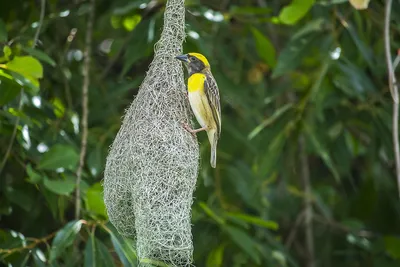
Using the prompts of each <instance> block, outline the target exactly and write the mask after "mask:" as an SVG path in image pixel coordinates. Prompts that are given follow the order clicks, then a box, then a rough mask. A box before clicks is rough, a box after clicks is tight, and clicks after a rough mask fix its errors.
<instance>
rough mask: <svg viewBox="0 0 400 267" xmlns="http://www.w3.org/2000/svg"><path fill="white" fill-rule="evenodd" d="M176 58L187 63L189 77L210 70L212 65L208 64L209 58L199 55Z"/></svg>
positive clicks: (193, 54)
mask: <svg viewBox="0 0 400 267" xmlns="http://www.w3.org/2000/svg"><path fill="white" fill-rule="evenodd" d="M175 58H176V59H179V60H180V61H182V62H184V63H185V65H186V67H187V69H188V72H189V75H192V74H193V73H199V72H204V71H205V70H208V69H210V63H208V60H207V58H206V57H205V56H203V55H202V54H199V53H188V54H184V55H180V56H177V57H175Z"/></svg>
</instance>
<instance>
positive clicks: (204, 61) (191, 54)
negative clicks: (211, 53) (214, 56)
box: [188, 53, 210, 67]
mask: <svg viewBox="0 0 400 267" xmlns="http://www.w3.org/2000/svg"><path fill="white" fill-rule="evenodd" d="M188 55H189V56H193V57H197V58H198V59H199V60H200V61H201V62H203V63H204V65H205V66H206V67H210V63H209V62H208V60H207V58H206V57H205V56H203V55H202V54H200V53H189V54H188Z"/></svg>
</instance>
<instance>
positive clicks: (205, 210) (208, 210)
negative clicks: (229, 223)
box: [199, 201, 225, 224]
mask: <svg viewBox="0 0 400 267" xmlns="http://www.w3.org/2000/svg"><path fill="white" fill-rule="evenodd" d="M199 206H200V207H201V208H202V209H203V210H204V212H205V213H206V214H207V215H208V216H210V217H211V218H213V219H214V220H215V221H216V222H217V223H219V224H224V223H225V221H224V219H222V218H221V217H219V216H218V215H217V214H216V213H215V212H214V211H212V210H211V209H210V208H209V207H208V206H207V204H206V203H204V202H202V201H201V202H200V203H199Z"/></svg>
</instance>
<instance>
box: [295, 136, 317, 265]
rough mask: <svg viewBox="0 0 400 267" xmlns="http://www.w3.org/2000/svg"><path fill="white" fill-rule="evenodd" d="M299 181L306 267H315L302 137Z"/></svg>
mask: <svg viewBox="0 0 400 267" xmlns="http://www.w3.org/2000/svg"><path fill="white" fill-rule="evenodd" d="M299 150H300V164H301V179H302V181H303V187H304V194H305V198H304V213H305V214H304V232H305V249H306V252H307V262H306V266H307V267H314V266H315V255H314V234H313V232H314V230H313V207H312V205H313V204H312V187H311V181H310V167H309V164H308V157H307V152H306V146H305V140H304V136H300V138H299Z"/></svg>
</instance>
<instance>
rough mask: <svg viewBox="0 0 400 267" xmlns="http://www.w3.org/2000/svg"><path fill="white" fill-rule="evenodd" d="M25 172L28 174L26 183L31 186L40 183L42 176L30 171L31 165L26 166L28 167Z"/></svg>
mask: <svg viewBox="0 0 400 267" xmlns="http://www.w3.org/2000/svg"><path fill="white" fill-rule="evenodd" d="M26 172H27V174H28V176H29V179H28V181H29V182H30V183H32V184H37V183H39V182H40V181H42V175H40V174H39V173H37V172H35V171H34V170H33V169H32V166H31V164H28V166H26Z"/></svg>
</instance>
